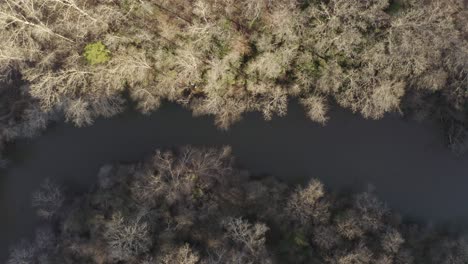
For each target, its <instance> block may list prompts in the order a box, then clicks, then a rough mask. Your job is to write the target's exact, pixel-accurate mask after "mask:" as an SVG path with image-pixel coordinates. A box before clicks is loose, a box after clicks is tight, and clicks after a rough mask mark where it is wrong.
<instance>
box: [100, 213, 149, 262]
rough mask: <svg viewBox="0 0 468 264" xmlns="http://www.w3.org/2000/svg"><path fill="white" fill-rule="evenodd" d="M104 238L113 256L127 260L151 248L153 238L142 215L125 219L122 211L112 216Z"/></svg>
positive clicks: (107, 224)
mask: <svg viewBox="0 0 468 264" xmlns="http://www.w3.org/2000/svg"><path fill="white" fill-rule="evenodd" d="M104 239H105V240H106V241H107V244H108V249H109V252H110V255H111V256H112V258H114V259H117V260H127V259H129V258H131V257H133V256H137V255H139V254H142V253H145V252H147V251H148V250H149V248H150V247H151V244H152V240H151V238H150V237H149V226H148V224H147V223H146V222H144V221H143V220H142V219H141V217H138V216H137V217H136V218H135V219H125V218H124V217H123V216H122V215H121V214H120V213H116V214H114V215H113V216H112V218H111V220H110V221H109V222H107V223H106V226H105V232H104Z"/></svg>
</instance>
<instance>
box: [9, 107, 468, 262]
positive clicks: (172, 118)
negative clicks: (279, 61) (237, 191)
mask: <svg viewBox="0 0 468 264" xmlns="http://www.w3.org/2000/svg"><path fill="white" fill-rule="evenodd" d="M187 144H190V145H193V146H221V145H230V146H232V148H233V154H234V156H235V157H236V160H237V163H238V165H239V166H240V167H242V168H245V169H248V170H250V171H251V172H252V173H254V174H258V175H265V174H267V175H272V176H274V177H277V178H279V179H281V180H283V181H286V182H289V183H303V182H306V181H307V180H308V179H310V178H313V177H314V178H318V179H320V180H322V181H323V182H324V183H325V184H326V186H327V188H329V189H330V190H343V189H354V190H364V189H366V186H367V184H369V183H371V184H372V185H373V186H374V187H375V191H376V193H377V194H378V196H379V197H380V198H381V199H382V200H383V201H384V202H385V203H386V204H387V205H388V207H389V208H391V209H394V210H396V211H399V212H400V213H402V214H403V215H404V216H406V217H410V218H413V219H418V220H420V221H425V222H434V223H441V222H457V223H461V222H466V221H467V220H468V205H467V204H466V201H468V191H467V187H468V162H467V161H468V160H467V157H466V156H463V157H457V156H455V155H454V154H452V153H451V152H450V151H449V150H448V149H447V148H445V146H444V144H443V139H442V136H441V131H440V129H439V128H438V127H437V126H436V125H435V124H431V123H424V124H420V123H416V122H414V121H405V120H403V119H402V118H401V117H399V116H396V115H389V116H387V117H385V118H384V119H382V120H379V121H370V120H365V119H363V118H362V117H360V116H359V115H355V114H352V113H350V112H349V111H345V110H342V109H339V108H336V109H334V110H333V111H332V112H331V120H330V121H329V123H328V124H327V125H326V126H325V127H322V126H320V125H318V124H316V123H313V122H312V121H309V120H308V119H307V118H306V117H305V115H304V112H303V110H302V109H301V108H300V107H299V105H297V104H295V103H292V104H291V105H290V107H289V113H288V115H287V116H286V117H281V118H280V117H277V118H274V119H273V120H272V121H269V122H266V121H264V120H263V119H262V117H261V115H260V114H257V113H251V114H248V115H246V116H245V117H244V119H243V120H242V121H241V122H239V123H237V124H235V125H234V126H233V127H232V128H231V129H230V130H229V131H221V130H219V129H217V128H216V127H215V126H214V125H213V119H212V118H211V117H196V118H194V117H192V115H191V113H190V112H189V111H187V110H185V109H183V108H181V107H179V106H177V105H174V104H169V103H168V104H165V106H164V107H162V109H160V110H159V111H157V112H156V113H154V114H152V115H149V116H144V115H141V114H138V113H135V112H131V111H129V112H126V113H124V114H121V115H119V116H117V117H114V118H111V119H106V120H104V119H102V120H97V121H96V122H95V124H94V125H93V126H90V127H85V128H76V127H73V126H72V125H70V124H65V123H58V124H54V125H52V126H51V127H50V128H49V129H48V130H47V131H46V132H45V133H44V134H43V135H42V136H40V137H37V138H35V139H28V140H19V141H17V142H16V143H15V144H12V145H11V146H10V148H9V150H7V153H8V155H9V158H10V159H12V164H11V166H10V168H9V169H8V170H6V171H3V172H1V175H0V210H1V212H2V217H1V218H0V262H1V260H3V259H5V258H6V255H7V249H8V246H9V245H12V244H15V243H17V242H18V241H19V239H20V238H22V237H31V235H32V234H33V233H34V228H35V227H36V226H37V225H38V224H40V221H39V220H38V219H37V218H36V217H35V215H34V211H33V209H32V208H31V194H32V192H33V191H34V190H35V189H37V188H38V186H39V184H40V183H41V182H42V181H43V180H44V179H45V178H51V179H52V180H54V181H56V182H58V183H60V184H61V185H62V186H64V188H65V190H66V193H67V195H69V194H70V193H82V192H84V191H86V190H87V189H88V188H89V187H90V186H91V184H93V183H94V182H95V179H96V177H95V176H96V174H97V172H98V169H99V167H100V166H101V165H103V164H105V163H110V162H121V161H128V162H131V161H137V160H141V159H142V158H143V157H144V156H146V155H150V154H151V153H152V152H153V151H154V150H155V149H156V148H167V147H173V146H180V145H187Z"/></svg>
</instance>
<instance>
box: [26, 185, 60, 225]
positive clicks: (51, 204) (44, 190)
mask: <svg viewBox="0 0 468 264" xmlns="http://www.w3.org/2000/svg"><path fill="white" fill-rule="evenodd" d="M63 202H64V197H63V193H62V190H61V189H60V188H59V186H57V185H56V184H54V183H53V182H51V181H50V180H49V179H46V180H45V181H44V182H43V183H42V184H41V186H40V188H39V190H37V191H36V192H34V193H33V195H32V205H33V207H35V208H36V209H37V214H38V215H39V216H40V217H43V218H46V219H50V218H52V217H53V216H54V215H55V214H56V213H57V211H58V210H59V208H60V207H61V206H62V204H63Z"/></svg>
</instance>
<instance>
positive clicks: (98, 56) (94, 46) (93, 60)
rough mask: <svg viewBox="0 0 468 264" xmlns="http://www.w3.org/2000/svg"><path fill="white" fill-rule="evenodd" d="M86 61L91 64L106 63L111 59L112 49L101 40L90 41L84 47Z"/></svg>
mask: <svg viewBox="0 0 468 264" xmlns="http://www.w3.org/2000/svg"><path fill="white" fill-rule="evenodd" d="M84 56H85V58H86V61H87V62H88V63H89V64H91V65H95V64H100V63H106V62H108V61H109V60H110V57H111V56H110V51H109V50H108V49H107V47H106V46H105V45H104V44H102V42H101V41H98V42H94V43H90V44H88V45H86V47H85V48H84Z"/></svg>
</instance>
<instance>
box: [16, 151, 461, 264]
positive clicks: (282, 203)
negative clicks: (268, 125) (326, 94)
mask: <svg viewBox="0 0 468 264" xmlns="http://www.w3.org/2000/svg"><path fill="white" fill-rule="evenodd" d="M312 176H313V175H312ZM33 206H34V207H36V208H37V213H38V215H39V216H41V217H43V218H44V219H45V223H47V224H46V225H45V227H43V228H41V229H38V230H37V234H36V238H35V240H33V241H31V242H23V243H22V244H20V245H18V246H17V247H15V248H13V249H12V250H11V255H10V258H9V260H8V262H7V264H20V263H21V264H22V263H38V264H46V263H63V264H66V263H90V264H92V263H138V264H151V263H155V264H156V263H158V264H196V263H197V264H218V263H219V264H220V263H232V264H248V263H251V264H254V263H262V264H263V263H295V264H296V263H330V264H391V263H396V264H397V263H401V264H411V263H422V264H430V263H436V264H466V263H467V262H468V244H467V242H466V241H465V240H464V239H462V238H457V237H454V236H452V235H449V234H448V233H444V232H441V231H436V230H435V229H431V228H428V227H423V226H421V225H417V224H410V223H408V222H407V221H404V220H403V221H402V219H401V218H400V217H399V216H398V215H397V214H396V213H394V212H391V211H390V210H389V209H387V208H386V206H385V205H384V204H383V203H382V202H380V201H379V200H378V199H377V198H376V197H375V195H374V194H373V193H372V192H371V191H368V192H364V193H358V194H352V193H330V192H328V191H327V190H326V189H325V188H324V186H323V184H322V183H320V182H319V181H317V180H312V181H310V182H309V183H308V184H307V185H305V186H301V187H297V188H293V187H291V186H286V185H284V184H282V183H280V182H278V181H276V180H274V179H271V178H255V177H252V176H251V175H249V173H248V172H246V171H241V170H238V169H235V167H233V158H232V157H231V155H230V149H229V148H223V149H193V148H189V147H186V148H182V149H179V150H177V151H172V152H171V151H164V152H162V151H156V152H155V154H154V155H153V156H151V157H149V158H148V159H146V160H145V161H143V162H140V163H137V164H125V165H123V164H121V165H118V164H115V165H105V166H103V167H102V168H101V169H100V171H99V174H98V183H97V184H96V186H95V187H94V188H93V189H92V190H91V191H90V192H89V193H87V194H85V195H83V196H80V197H66V196H64V192H63V190H61V189H60V188H59V187H57V186H56V185H54V184H53V183H52V182H50V181H46V182H45V183H44V184H43V186H42V188H41V189H40V190H38V191H37V192H36V193H35V194H34V195H33Z"/></svg>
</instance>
